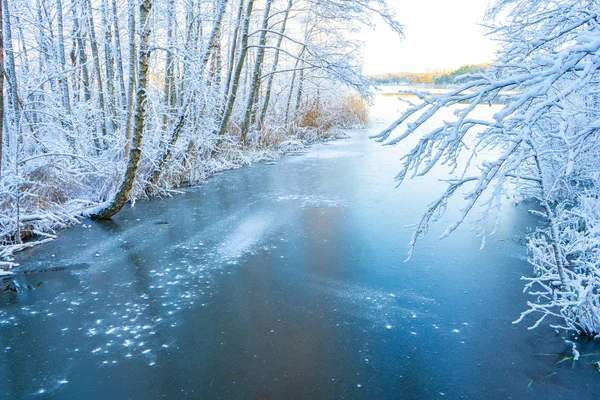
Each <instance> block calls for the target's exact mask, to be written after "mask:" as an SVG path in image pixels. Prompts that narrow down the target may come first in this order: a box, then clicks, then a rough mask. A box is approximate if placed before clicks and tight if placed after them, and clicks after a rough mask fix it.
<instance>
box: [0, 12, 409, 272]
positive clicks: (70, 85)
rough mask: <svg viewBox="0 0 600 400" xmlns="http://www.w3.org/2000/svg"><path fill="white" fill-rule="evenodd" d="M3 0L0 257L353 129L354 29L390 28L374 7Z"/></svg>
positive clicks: (358, 89) (363, 83)
mask: <svg viewBox="0 0 600 400" xmlns="http://www.w3.org/2000/svg"><path fill="white" fill-rule="evenodd" d="M1 6H2V7H1V8H2V10H1V11H2V12H1V14H2V18H1V20H2V32H3V44H2V47H3V51H2V50H1V49H0V54H2V55H3V56H4V60H0V65H4V74H3V75H4V79H0V82H2V84H4V85H5V86H4V88H1V87H0V94H2V97H3V98H2V99H0V104H2V105H3V107H2V109H1V110H0V111H1V114H2V115H1V118H0V120H1V121H2V127H0V132H1V133H2V134H1V135H0V139H1V141H2V143H0V149H1V153H0V167H1V170H0V174H1V179H0V196H1V197H0V203H1V204H2V207H1V209H0V244H1V245H3V247H2V250H0V258H4V259H6V258H7V257H10V255H11V254H13V253H14V252H15V251H18V250H20V249H23V248H26V247H28V246H32V245H34V244H36V243H40V242H43V241H45V240H51V239H52V238H53V237H54V234H55V233H56V231H57V230H58V229H61V228H64V227H66V226H69V225H71V224H75V223H77V218H78V217H79V216H83V215H88V216H92V217H96V218H110V217H111V216H112V215H114V213H116V212H117V211H118V210H119V209H120V208H121V207H122V206H123V204H124V203H125V202H126V201H127V200H130V201H135V200H136V199H139V198H143V197H147V196H149V195H152V194H168V193H169V190H170V189H172V188H175V187H178V186H180V185H184V184H195V183H198V182H201V181H202V180H204V179H205V178H206V177H207V176H208V175H210V174H211V173H214V172H216V171H220V170H223V169H228V168H234V167H237V166H240V165H243V164H246V163H250V162H255V161H259V160H262V159H266V158H272V157H276V156H277V155H278V154H281V153H283V152H286V151H291V150H297V149H300V148H302V147H304V146H305V145H306V144H308V143H311V142H314V141H316V140H323V139H326V138H327V137H330V136H336V135H339V134H340V133H339V132H338V131H336V129H335V128H336V127H340V126H360V125H364V124H365V123H366V120H367V108H366V104H365V102H364V100H363V97H364V96H365V95H366V94H367V93H368V90H369V86H370V83H369V81H368V79H367V78H366V77H364V76H363V75H362V74H361V69H360V61H361V60H360V56H359V55H360V45H361V43H360V41H358V40H357V39H355V38H356V37H357V33H358V32H359V30H360V29H361V27H363V26H368V25H371V24H372V21H373V18H379V19H382V20H383V21H385V22H386V23H388V24H389V25H390V26H391V27H392V28H393V29H394V30H395V31H396V32H398V33H399V34H401V27H400V25H399V24H398V23H397V22H395V20H394V17H393V15H392V13H391V12H390V10H389V9H388V7H387V5H386V3H385V1H383V0H359V1H353V2H347V1H339V0H324V1H321V0H319V1H316V0H160V1H159V0H11V1H8V0H1ZM29 236H36V237H38V238H40V240H37V241H33V242H32V241H29V242H27V243H23V239H24V238H26V237H29ZM3 265H4V266H5V267H9V266H10V265H11V263H10V262H9V261H4V262H3Z"/></svg>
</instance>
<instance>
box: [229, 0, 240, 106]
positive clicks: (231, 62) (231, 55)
mask: <svg viewBox="0 0 600 400" xmlns="http://www.w3.org/2000/svg"><path fill="white" fill-rule="evenodd" d="M243 12H244V0H240V6H239V8H238V13H237V18H236V22H235V29H234V30H233V35H232V39H231V40H232V41H231V49H230V51H229V64H228V67H227V79H226V81H225V98H227V97H228V96H229V93H231V79H232V77H233V68H234V65H235V55H236V53H237V40H238V35H239V30H240V25H241V24H242V13H243Z"/></svg>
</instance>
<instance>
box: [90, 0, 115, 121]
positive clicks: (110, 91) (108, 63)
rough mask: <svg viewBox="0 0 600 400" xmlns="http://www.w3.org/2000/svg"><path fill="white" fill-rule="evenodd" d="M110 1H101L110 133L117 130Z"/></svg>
mask: <svg viewBox="0 0 600 400" xmlns="http://www.w3.org/2000/svg"><path fill="white" fill-rule="evenodd" d="M90 1H91V0H90ZM107 13H108V1H107V0H101V2H100V14H101V18H102V26H103V29H102V30H103V31H104V67H105V69H106V97H105V98H106V107H107V108H108V118H109V122H108V124H109V125H108V126H109V127H110V131H111V132H114V130H115V105H114V102H115V101H114V99H115V86H114V81H113V79H114V77H115V74H114V71H113V55H112V49H111V46H112V30H111V26H110V24H109V23H108V14H107Z"/></svg>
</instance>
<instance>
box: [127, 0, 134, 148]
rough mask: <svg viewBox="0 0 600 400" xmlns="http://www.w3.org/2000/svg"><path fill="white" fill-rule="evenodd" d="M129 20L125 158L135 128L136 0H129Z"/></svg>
mask: <svg viewBox="0 0 600 400" xmlns="http://www.w3.org/2000/svg"><path fill="white" fill-rule="evenodd" d="M127 6H128V10H129V12H128V22H129V84H128V89H127V123H126V124H125V158H127V157H129V148H130V147H131V131H132V129H133V107H134V94H135V73H136V70H135V64H136V56H135V54H136V52H135V0H128V1H127Z"/></svg>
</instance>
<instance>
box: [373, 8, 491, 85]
mask: <svg viewBox="0 0 600 400" xmlns="http://www.w3.org/2000/svg"><path fill="white" fill-rule="evenodd" d="M388 4H390V5H391V6H392V7H394V9H395V10H396V17H397V19H398V20H399V21H400V23H401V24H402V25H404V34H405V39H404V40H403V41H401V40H400V39H399V38H398V37H397V35H396V34H395V33H393V32H392V30H391V29H390V28H389V27H387V26H386V25H385V24H384V23H383V22H381V23H378V26H377V28H376V29H375V30H374V31H373V30H366V31H365V32H364V36H363V40H364V41H365V51H364V59H365V65H364V67H365V70H364V72H365V73H367V74H378V73H386V72H422V71H426V70H435V69H455V68H458V67H460V66H462V65H465V64H479V63H482V62H489V61H492V60H493V58H494V53H495V51H496V44H495V42H493V41H492V40H491V39H490V38H489V37H486V36H485V29H484V28H483V27H481V26H479V25H478V24H480V23H481V22H482V21H483V16H484V12H485V8H486V4H487V0H388Z"/></svg>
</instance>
